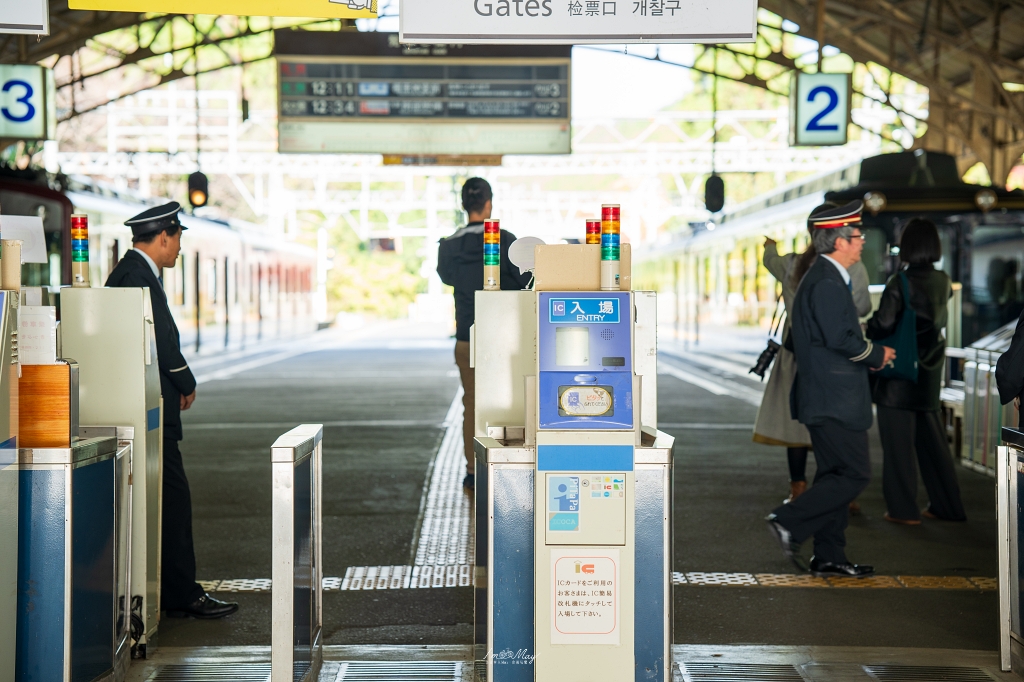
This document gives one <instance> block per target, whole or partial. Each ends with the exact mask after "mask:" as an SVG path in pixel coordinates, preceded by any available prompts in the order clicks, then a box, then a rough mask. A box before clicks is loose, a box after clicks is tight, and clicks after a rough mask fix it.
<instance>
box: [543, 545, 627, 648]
mask: <svg viewBox="0 0 1024 682" xmlns="http://www.w3.org/2000/svg"><path fill="white" fill-rule="evenodd" d="M551 564H552V565H551V575H552V576H553V585H552V595H551V604H552V609H551V643H552V644H618V643H619V587H620V579H619V550H618V549H612V548H602V549H601V550H599V551H594V550H591V549H587V550H584V551H583V552H581V551H579V550H575V551H574V550H571V549H570V550H554V549H553V550H552V551H551Z"/></svg>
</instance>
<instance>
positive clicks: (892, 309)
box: [867, 263, 953, 412]
mask: <svg viewBox="0 0 1024 682" xmlns="http://www.w3.org/2000/svg"><path fill="white" fill-rule="evenodd" d="M904 272H905V274H906V275H907V283H908V284H909V289H910V307H911V308H913V309H914V312H915V313H917V381H916V382H914V381H907V380H906V379H886V378H883V377H878V378H877V379H876V380H875V388H874V390H873V391H872V393H873V397H874V400H875V402H876V403H877V404H879V405H883V406H885V407H895V408H899V409H902V410H917V411H921V412H924V411H929V412H930V411H933V410H938V409H939V408H940V404H939V391H940V390H941V389H942V375H943V373H944V372H945V368H946V339H945V337H944V336H942V329H943V327H945V326H946V317H947V312H946V310H947V309H946V303H947V302H948V301H949V297H950V296H952V295H953V288H952V285H951V284H950V282H949V276H948V275H946V273H944V272H943V271H942V270H936V269H935V267H934V266H932V265H931V264H929V263H924V264H920V265H911V266H909V267H908V268H907V269H906V270H904ZM903 305H904V301H903V287H902V285H901V284H900V278H899V276H898V275H893V276H892V277H891V278H890V279H889V282H888V283H887V284H886V285H885V290H884V291H883V292H882V299H881V300H880V301H879V303H878V310H876V311H875V314H874V315H873V316H872V317H871V319H870V320H868V330H867V337H868V338H869V339H872V340H878V339H884V338H885V337H887V336H891V335H892V334H893V333H894V332H895V331H896V327H897V325H898V324H899V321H900V319H901V318H902V315H903Z"/></svg>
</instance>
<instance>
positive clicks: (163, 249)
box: [106, 201, 238, 618]
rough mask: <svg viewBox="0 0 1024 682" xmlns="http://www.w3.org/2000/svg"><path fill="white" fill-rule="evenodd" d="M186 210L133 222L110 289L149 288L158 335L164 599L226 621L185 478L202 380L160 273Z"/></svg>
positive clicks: (160, 210) (170, 261) (160, 211)
mask: <svg viewBox="0 0 1024 682" xmlns="http://www.w3.org/2000/svg"><path fill="white" fill-rule="evenodd" d="M179 211H181V206H180V205H178V203H177V202H174V201H172V202H171V203H169V204H164V205H163V206H157V207H155V208H151V209H149V210H147V211H143V212H142V213H140V214H138V215H137V216H135V217H134V218H131V219H130V220H128V221H127V222H126V223H125V225H127V226H128V227H130V228H132V246H133V247H134V248H133V249H132V250H130V251H128V252H127V253H126V254H125V255H124V258H122V259H121V261H120V262H119V263H118V264H117V266H115V267H114V269H113V271H112V272H111V273H110V277H108V278H107V284H106V285H107V286H108V287H149V297H150V300H151V301H152V307H153V323H154V331H155V333H156V350H157V364H158V365H159V367H160V392H161V394H162V395H163V399H164V461H163V464H164V467H163V468H164V484H163V495H164V502H163V542H162V543H161V550H162V557H161V588H160V601H161V603H162V606H163V608H164V609H165V610H166V612H167V615H168V616H170V617H172V618H185V617H189V616H191V617H193V618H221V617H223V616H227V615H229V614H232V613H234V612H235V611H237V610H238V604H235V603H227V602H222V601H219V600H217V599H214V598H213V597H211V596H210V595H209V594H207V593H206V591H205V590H204V589H203V588H202V586H201V585H200V584H199V583H197V582H196V556H195V551H194V549H193V546H192V496H191V494H190V492H189V488H188V479H187V478H186V477H185V467H184V465H183V463H182V459H181V452H180V451H179V450H178V441H180V440H181V435H182V434H181V411H182V410H187V409H188V408H190V407H191V406H192V402H193V401H194V400H195V399H196V380H195V377H193V376H192V370H190V369H189V367H188V362H186V361H185V358H184V356H182V354H181V343H180V341H179V338H178V327H177V325H176V324H174V318H173V317H171V309H170V308H169V307H168V306H167V297H166V296H165V295H164V289H163V285H162V284H161V280H160V275H161V269H162V268H170V267H174V263H175V261H176V260H177V259H178V252H179V251H181V233H182V230H185V229H187V228H186V227H185V226H184V225H182V224H181V223H180V222H179V221H178V212H179Z"/></svg>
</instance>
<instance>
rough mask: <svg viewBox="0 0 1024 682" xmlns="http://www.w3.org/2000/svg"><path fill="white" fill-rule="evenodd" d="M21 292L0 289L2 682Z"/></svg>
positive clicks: (13, 568)
mask: <svg viewBox="0 0 1024 682" xmlns="http://www.w3.org/2000/svg"><path fill="white" fill-rule="evenodd" d="M18 303H19V299H18V292H16V291H0V547H4V548H6V551H4V552H0V682H13V680H14V659H15V632H16V630H17V609H18V553H17V552H16V551H11V550H12V548H16V547H17V546H18V466H17V464H18V449H17V448H18V445H17V441H18V341H17V339H18Z"/></svg>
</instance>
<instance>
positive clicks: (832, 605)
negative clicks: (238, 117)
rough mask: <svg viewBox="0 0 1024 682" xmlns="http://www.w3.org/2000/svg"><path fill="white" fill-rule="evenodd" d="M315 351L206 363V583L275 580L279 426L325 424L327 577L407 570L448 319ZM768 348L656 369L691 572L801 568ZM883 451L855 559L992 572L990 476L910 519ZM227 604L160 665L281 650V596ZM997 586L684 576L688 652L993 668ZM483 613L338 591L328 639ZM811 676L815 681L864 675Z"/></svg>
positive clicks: (167, 633) (704, 355)
mask: <svg viewBox="0 0 1024 682" xmlns="http://www.w3.org/2000/svg"><path fill="white" fill-rule="evenodd" d="M751 338H753V337H752V336H751ZM303 343H305V342H303ZM316 343H317V344H318V345H317V346H316V347H315V348H312V350H311V351H310V352H304V353H297V354H295V355H291V356H288V357H282V358H281V359H279V360H277V361H273V362H270V364H266V365H263V366H254V367H251V368H249V369H247V370H246V371H241V372H239V373H237V374H232V373H231V372H230V371H229V372H226V373H224V372H223V371H222V370H224V367H219V366H216V365H214V366H208V367H206V368H204V372H208V373H210V372H221V375H222V376H220V377H219V378H217V379H216V380H211V381H207V382H205V383H203V384H202V385H201V386H200V389H199V394H198V396H199V397H198V400H197V402H196V403H195V406H194V408H193V409H192V410H190V411H189V412H188V413H186V416H185V433H186V437H185V440H184V441H183V443H182V452H183V453H184V457H185V465H186V468H187V471H188V474H189V479H190V482H191V486H192V497H193V505H194V516H195V539H196V555H197V559H198V567H199V578H200V579H204V580H214V579H217V580H223V579H230V578H251V579H258V578H269V576H270V507H269V499H270V464H269V447H270V444H271V443H272V442H273V440H274V439H275V438H276V437H277V435H279V434H280V433H282V432H284V431H286V430H287V429H288V428H290V426H291V425H294V424H297V423H301V422H324V423H325V424H327V426H325V431H324V444H325V453H324V463H325V464H324V468H325V475H324V491H325V500H324V553H325V575H327V576H342V575H344V573H345V570H346V569H347V568H348V567H349V566H370V565H401V564H409V563H410V562H411V557H412V555H413V554H414V551H415V548H414V547H413V546H412V544H413V536H414V534H415V530H416V527H417V519H418V511H419V506H420V500H421V497H422V493H423V490H424V486H425V484H426V475H427V471H428V467H429V465H430V463H431V461H432V458H433V457H434V456H435V453H436V452H437V449H438V446H439V444H440V440H441V438H442V435H443V433H444V428H443V425H442V422H443V421H444V418H445V414H446V412H447V410H448V408H449V406H450V404H451V403H452V399H453V397H454V396H455V394H456V391H457V389H458V386H459V381H458V376H457V373H456V371H455V365H454V362H453V359H452V342H451V340H450V339H447V338H445V337H444V335H443V333H440V332H439V331H438V330H432V329H423V328H421V327H414V326H413V325H393V326H390V327H388V328H387V329H386V330H384V331H383V333H380V334H377V335H376V336H374V335H368V336H367V335H364V338H362V339H356V340H344V339H336V340H331V339H329V338H328V337H320V338H319V339H318V340H317V341H316ZM760 343H762V341H760V340H758V345H757V346H755V345H753V344H752V343H746V344H745V345H743V344H737V345H736V346H735V347H725V348H724V347H723V346H721V345H719V346H718V348H719V352H717V353H716V352H711V351H709V350H705V348H707V346H706V345H705V346H704V347H702V348H700V349H699V350H697V351H693V350H690V351H688V352H687V353H686V354H683V353H682V352H680V351H681V350H682V349H681V348H678V347H677V346H673V344H671V343H668V342H667V343H665V344H663V350H664V351H665V352H664V354H663V356H662V357H663V363H664V371H665V372H668V373H664V374H662V376H660V377H659V419H660V422H661V423H663V424H664V425H665V426H663V428H664V429H665V430H666V431H668V432H670V433H672V434H673V435H674V436H675V437H676V439H677V440H676V467H675V504H676V507H675V516H674V521H675V552H674V563H675V566H674V569H675V570H676V571H678V572H680V573H683V574H685V573H689V572H729V573H734V572H743V573H750V574H757V573H764V574H789V573H793V572H794V569H793V568H792V566H791V564H789V563H788V562H787V561H786V560H785V559H784V558H783V557H782V556H781V554H780V553H779V551H778V548H777V547H776V546H775V545H774V544H773V542H772V540H771V538H770V537H769V536H768V533H767V532H766V531H765V529H764V524H763V521H762V518H763V516H764V515H765V514H766V513H768V511H770V510H771V509H772V508H773V507H774V506H776V505H778V504H779V503H780V502H781V500H782V498H783V497H784V496H785V494H786V493H787V489H788V485H787V480H788V477H787V469H786V462H785V453H784V451H783V449H782V448H772V447H766V446H762V445H757V444H754V443H753V442H751V440H750V427H751V426H752V424H753V422H754V417H755V414H756V405H755V404H756V402H757V396H758V392H759V390H760V384H759V383H758V382H756V381H752V380H750V379H749V378H748V377H747V376H745V375H744V374H743V373H744V372H745V370H746V367H749V362H752V360H753V357H755V356H756V354H757V353H758V352H759V351H760V347H759V345H760ZM723 348H724V349H723ZM296 350H297V351H301V350H302V349H301V348H297V349H296ZM670 352H671V353H676V354H670ZM270 360H273V357H270ZM240 362H244V361H240ZM745 363H748V364H745ZM255 364H257V365H258V364H259V363H255ZM680 376H682V377H685V378H680ZM332 424H333V425H332ZM872 456H873V465H874V467H875V472H876V476H875V479H874V480H873V481H872V484H871V486H870V487H869V488H868V490H867V491H866V492H865V494H864V495H863V496H862V498H861V505H862V508H863V514H862V515H861V516H859V517H855V518H854V519H853V520H852V522H851V525H850V529H849V532H848V553H849V555H850V557H851V559H852V560H854V561H857V562H861V563H871V564H874V565H875V566H876V568H877V569H878V571H879V573H881V574H885V575H891V576H898V575H914V576H951V577H955V576H960V577H964V578H969V577H976V576H987V577H994V576H995V575H996V549H995V519H994V485H993V481H992V479H991V478H988V477H986V476H984V475H981V474H978V473H975V472H973V471H969V470H966V469H959V470H958V473H959V476H960V483H961V486H962V490H963V495H964V502H965V506H966V508H967V511H968V515H969V517H970V519H969V521H968V522H967V523H964V524H947V523H941V522H925V523H924V524H923V525H922V526H919V527H903V526H895V525H892V524H889V523H886V522H885V521H883V519H882V515H883V513H884V512H885V508H884V502H883V500H882V495H881V482H880V475H879V474H880V470H881V467H880V465H881V450H880V447H879V445H878V440H877V434H876V433H875V434H873V435H872ZM809 474H811V475H813V462H812V463H811V464H810V468H809ZM922 494H923V491H922ZM921 503H922V506H923V505H924V503H925V500H924V498H923V497H922V498H921ZM218 596H220V597H221V598H230V599H234V600H237V601H239V602H240V604H241V607H242V608H241V610H240V612H239V613H238V614H237V615H235V616H232V617H229V618H226V619H224V620H221V621H212V622H200V621H192V620H167V619H165V620H163V621H162V622H161V625H160V636H159V641H158V644H159V647H160V648H158V650H157V651H158V653H157V656H163V655H164V654H163V653H161V652H164V651H166V652H167V654H171V653H173V652H174V651H175V650H177V651H182V650H191V649H192V648H194V647H209V646H240V645H241V646H254V645H255V646H260V647H266V646H267V645H269V642H270V595H269V593H240V594H229V595H227V594H220V595H218ZM996 596H997V595H996V593H995V592H994V591H991V590H985V589H980V588H979V589H973V588H972V589H909V588H907V589H857V590H847V589H838V588H836V589H820V588H793V587H773V588H769V587H759V586H754V587H723V586H709V585H694V584H684V585H678V586H677V587H675V588H674V597H675V623H674V625H675V641H676V642H677V643H679V644H680V645H684V644H685V645H687V647H688V648H684V649H677V651H683V652H699V651H705V649H704V648H706V647H711V648H712V649H714V648H719V649H722V651H724V652H726V653H730V655H731V654H732V653H737V655H738V654H739V653H742V652H748V653H749V652H751V651H760V652H765V653H766V652H767V651H769V650H768V649H765V647H783V649H779V651H782V650H784V651H786V652H789V653H787V654H786V655H791V656H797V655H811V656H812V659H813V660H817V659H814V658H813V657H814V656H819V653H820V652H822V651H825V649H821V647H827V648H828V651H840V650H842V651H847V650H849V648H850V647H861V648H867V649H868V650H870V651H879V652H882V651H886V652H897V653H893V654H892V656H895V657H896V658H895V659H893V660H897V659H899V657H900V656H903V655H904V654H900V653H898V652H900V651H904V652H905V651H909V650H910V649H915V650H929V651H930V650H936V649H938V650H944V651H948V652H950V655H951V656H954V654H953V653H952V652H963V651H970V652H978V653H977V654H973V653H972V654H970V656H969V658H970V660H972V661H973V660H975V658H971V657H980V658H977V660H978V661H982V660H984V661H989V662H991V661H992V660H994V659H992V656H993V655H994V654H992V653H991V652H993V651H995V650H996V649H997V646H998V641H997V603H996ZM472 620H473V613H472V594H471V589H470V588H468V587H451V588H438V589H424V590H408V589H402V590H361V591H335V592H327V593H325V599H324V636H325V643H326V644H327V645H330V646H360V645H367V646H369V645H388V646H403V647H409V646H412V647H423V646H426V647H428V649H424V651H431V650H433V647H437V646H442V647H452V646H454V647H462V646H468V645H469V644H470V643H471V641H472ZM737 646H739V647H740V648H735V647H737ZM693 647H697V648H693ZM702 647H704V648H702ZM723 647H724V649H723ZM748 647H753V649H749V648H748ZM381 650H382V651H392V650H389V649H381ZM710 650H711V649H707V651H710ZM772 650H773V651H774V649H772ZM329 651H342V650H335V649H329ZM393 651H394V652H398V651H400V650H398V649H395V650H393ZM401 651H406V649H402V650H401ZM807 652H811V653H810V654H808V653H807ZM940 653H941V652H940ZM812 654H813V655H812ZM339 655H341V654H339ZM396 655H397V654H396ZM687 655H691V654H687ZM692 655H697V654H696V653H693V654H692ZM701 655H703V654H701ZM708 655H709V656H710V655H711V654H708ZM723 655H724V654H723ZM744 655H745V656H746V655H747V654H744ZM750 655H751V656H754V657H755V658H756V656H760V655H761V654H756V655H754V654H750ZM773 655H774V654H773ZM780 655H781V654H780ZM821 655H823V654H821ZM830 655H831V654H830ZM886 655H887V656H888V654H886ZM937 656H939V654H938V653H927V654H921V655H920V656H919V657H918V656H917V654H914V655H911V654H910V653H906V654H905V660H906V661H908V664H910V663H909V662H910V661H911V660H923V661H927V660H938V658H937ZM955 656H961V657H963V656H967V654H955ZM684 658H685V656H684ZM156 660H158V659H154V661H153V662H156ZM335 660H341V659H335ZM677 660H680V659H678V658H677ZM723 660H724V658H723ZM744 660H746V659H744ZM830 660H831V659H830ZM863 660H865V661H866V660H868V659H867V658H865V659H863ZM886 660H889V659H886ZM900 660H902V659H900ZM964 660H967V659H966V658H965V659H964ZM148 665H149V664H148V663H146V662H139V663H137V664H136V666H134V667H133V674H135V672H134V671H135V668H138V669H139V670H140V671H141V670H143V669H150V670H152V668H151V667H147V666H148ZM801 665H803V664H801ZM837 665H838V663H837ZM971 665H975V664H973V663H972V664H971ZM977 665H982V663H977ZM985 665H989V663H986V664H985ZM801 670H804V668H801ZM822 670H825V669H824V668H822ZM986 670H989V668H986ZM803 674H804V675H805V679H809V680H810V679H814V680H817V679H836V680H845V679H848V678H847V677H841V676H837V677H820V676H817V677H812V676H810V675H811V673H810V672H806V671H805V672H804V673H803ZM817 674H818V673H814V675H817ZM825 674H826V673H825V672H822V675H825ZM828 674H832V673H828ZM835 674H836V675H839V672H836V673H835ZM843 674H845V673H843ZM851 674H852V673H851ZM680 675H682V673H680ZM137 679H143V678H141V677H139V678H137ZM694 679H698V678H694ZM849 679H864V678H863V677H862V678H849Z"/></svg>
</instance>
